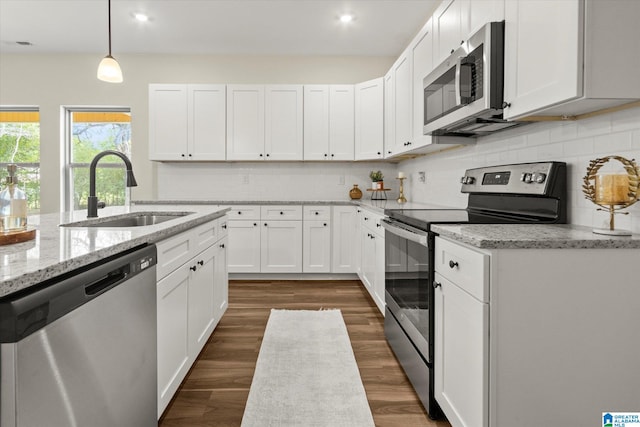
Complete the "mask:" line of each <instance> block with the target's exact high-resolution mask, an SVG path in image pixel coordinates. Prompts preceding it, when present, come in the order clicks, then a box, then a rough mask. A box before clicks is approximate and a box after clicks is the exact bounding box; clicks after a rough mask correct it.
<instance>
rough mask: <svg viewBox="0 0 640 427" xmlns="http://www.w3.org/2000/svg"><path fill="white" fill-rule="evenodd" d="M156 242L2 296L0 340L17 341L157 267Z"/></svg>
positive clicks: (1, 341) (0, 300) (0, 341)
mask: <svg viewBox="0 0 640 427" xmlns="http://www.w3.org/2000/svg"><path fill="white" fill-rule="evenodd" d="M156 263H157V251H156V246H155V245H145V246H143V247H136V248H133V249H129V250H128V251H125V252H122V253H119V254H116V255H113V256H111V257H109V258H106V259H102V260H100V261H97V262H95V263H93V264H89V265H87V266H84V267H81V268H78V269H76V270H72V271H70V272H66V273H64V274H62V275H60V276H57V277H53V278H51V279H48V280H46V281H44V282H42V283H40V284H38V285H34V286H32V287H31V288H28V289H25V290H24V291H22V292H17V293H15V294H11V295H8V296H7V297H5V298H2V299H0V343H15V342H18V341H20V340H21V339H23V338H26V337H27V336H29V335H31V334H33V333H34V332H36V331H38V330H40V329H42V328H44V327H45V326H47V325H48V324H50V323H52V322H53V321H55V320H57V319H59V318H61V317H62V316H64V315H66V314H67V313H70V312H71V311H73V310H75V309H76V308H78V307H80V306H82V305H84V304H86V303H88V302H89V301H92V300H93V299H95V298H99V297H100V295H102V294H104V293H105V292H108V291H109V290H111V289H113V288H115V287H117V286H119V285H121V284H122V283H124V282H126V281H128V280H129V279H130V278H132V277H133V276H136V275H138V274H141V273H147V270H153V280H155V268H153V269H152V268H151V267H154V266H155V265H156Z"/></svg>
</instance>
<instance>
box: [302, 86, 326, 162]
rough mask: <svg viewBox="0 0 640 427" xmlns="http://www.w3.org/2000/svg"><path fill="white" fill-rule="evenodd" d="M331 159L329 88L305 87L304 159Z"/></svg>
mask: <svg viewBox="0 0 640 427" xmlns="http://www.w3.org/2000/svg"><path fill="white" fill-rule="evenodd" d="M328 158H329V86H327V85H305V87H304V159H305V160H326V159H328Z"/></svg>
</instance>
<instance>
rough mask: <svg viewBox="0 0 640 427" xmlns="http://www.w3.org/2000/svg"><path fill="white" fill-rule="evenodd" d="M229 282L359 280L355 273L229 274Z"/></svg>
mask: <svg viewBox="0 0 640 427" xmlns="http://www.w3.org/2000/svg"><path fill="white" fill-rule="evenodd" d="M229 280H359V278H358V275H357V274H355V273H340V274H336V273H229Z"/></svg>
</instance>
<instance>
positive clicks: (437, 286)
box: [433, 282, 442, 289]
mask: <svg viewBox="0 0 640 427" xmlns="http://www.w3.org/2000/svg"><path fill="white" fill-rule="evenodd" d="M441 286H442V283H440V282H433V289H437V288H439V287H441Z"/></svg>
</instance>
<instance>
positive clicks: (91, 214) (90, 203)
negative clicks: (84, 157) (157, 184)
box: [87, 150, 138, 218]
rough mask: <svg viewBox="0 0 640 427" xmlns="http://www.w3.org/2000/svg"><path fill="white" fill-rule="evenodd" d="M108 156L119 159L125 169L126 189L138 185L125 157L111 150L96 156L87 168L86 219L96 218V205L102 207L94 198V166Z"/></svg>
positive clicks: (129, 162) (129, 163)
mask: <svg viewBox="0 0 640 427" xmlns="http://www.w3.org/2000/svg"><path fill="white" fill-rule="evenodd" d="M109 154H113V155H114V156H118V157H120V158H121V159H122V161H123V162H124V164H125V166H126V167H127V187H136V186H137V185H138V183H137V182H136V177H135V176H133V168H132V166H131V161H130V160H129V158H128V157H127V156H125V155H124V154H122V153H121V152H119V151H113V150H107V151H103V152H101V153H98V154H96V156H95V157H94V158H93V160H92V161H91V166H89V197H88V200H87V209H88V213H87V218H97V217H98V205H99V204H101V203H102V206H101V207H104V202H98V198H97V197H96V166H97V165H98V161H99V160H100V159H101V158H103V157H104V156H107V155H109Z"/></svg>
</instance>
